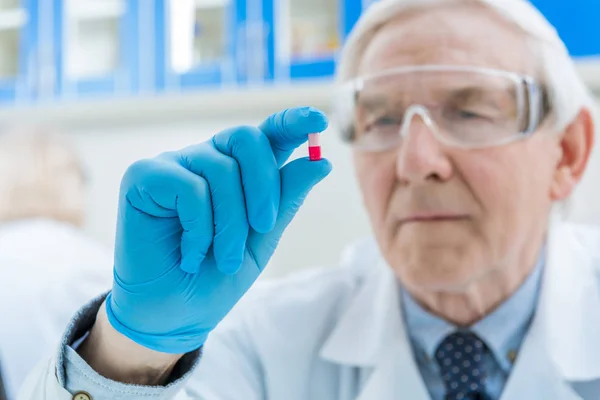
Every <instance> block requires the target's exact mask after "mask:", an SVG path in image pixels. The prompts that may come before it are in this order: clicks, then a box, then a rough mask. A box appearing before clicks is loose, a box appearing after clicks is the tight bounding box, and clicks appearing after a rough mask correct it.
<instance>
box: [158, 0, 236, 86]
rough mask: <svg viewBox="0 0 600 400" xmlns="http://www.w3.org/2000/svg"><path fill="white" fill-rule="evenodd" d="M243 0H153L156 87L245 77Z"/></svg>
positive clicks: (227, 81)
mask: <svg viewBox="0 0 600 400" xmlns="http://www.w3.org/2000/svg"><path fill="white" fill-rule="evenodd" d="M246 11H247V8H246V0H156V3H155V13H154V14H155V18H156V25H155V26H156V28H155V31H156V35H157V37H156V45H155V46H156V48H155V50H156V51H155V55H156V66H155V69H156V88H157V89H158V90H159V91H181V90H188V89H189V90H194V89H197V88H205V87H220V86H228V85H237V84H240V83H242V82H244V81H245V67H244V64H245V59H246V52H245V47H244V43H245V41H244V37H243V32H244V29H245V23H246Z"/></svg>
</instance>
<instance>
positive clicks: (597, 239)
mask: <svg viewBox="0 0 600 400" xmlns="http://www.w3.org/2000/svg"><path fill="white" fill-rule="evenodd" d="M547 249H548V251H549V253H548V255H547V264H546V269H545V273H544V278H543V284H542V285H543V286H542V289H541V293H540V301H539V305H538V309H537V315H536V317H535V319H534V321H533V323H532V326H531V329H530V331H529V333H528V335H527V337H526V339H525V341H524V343H523V346H522V349H521V351H520V354H519V356H518V359H517V362H516V364H515V365H514V369H513V372H512V374H511V376H510V378H509V380H508V382H507V385H506V386H505V389H504V393H503V395H502V397H501V400H523V399H532V400H533V399H540V400H559V399H560V400H576V399H585V400H598V399H600V380H599V378H600V289H599V288H600V230H597V229H595V228H583V227H576V226H573V225H569V224H562V223H553V228H552V229H551V234H550V237H549V243H548V246H547ZM342 264H343V265H342V267H341V268H336V269H328V270H323V271H312V272H308V273H303V274H302V275H298V276H294V277H291V278H288V279H286V280H285V281H283V282H280V283H278V284H267V285H265V286H264V287H260V288H259V287H257V288H256V290H252V293H250V294H249V295H248V296H247V297H246V298H245V299H244V300H243V301H242V302H241V303H240V304H239V305H238V307H236V309H235V310H234V312H233V313H231V314H230V315H229V316H228V318H227V319H226V320H225V321H224V322H223V323H222V324H221V325H220V326H219V328H217V331H215V332H214V333H213V334H212V335H211V337H210V338H209V340H208V342H207V343H206V346H205V347H204V353H203V357H202V359H201V362H200V367H199V369H198V370H197V371H196V372H195V374H194V376H193V377H192V381H191V382H190V383H189V393H190V394H191V395H192V397H193V398H198V399H202V400H240V399H243V400H259V399H260V400H262V399H269V400H308V399H310V400H351V399H352V400H403V399H405V400H427V399H429V394H428V392H427V389H426V387H425V385H424V382H423V380H422V378H421V376H420V373H419V370H418V368H417V366H416V364H415V362H414V361H413V357H412V350H411V347H410V344H409V340H408V338H407V334H406V331H405V327H404V325H403V319H402V316H401V312H400V309H401V308H400V307H399V304H400V299H399V296H398V293H397V284H396V280H395V278H394V275H393V274H392V272H391V270H390V268H388V267H387V266H385V265H384V263H383V262H381V259H380V256H379V254H378V252H377V250H376V246H375V244H374V243H373V242H366V243H363V244H361V245H359V246H357V247H354V248H353V249H352V250H351V251H350V252H349V253H348V254H347V255H346V257H345V259H344V260H343V262H342ZM574 382H577V383H576V384H574ZM576 390H578V391H579V392H577V391H576ZM578 393H580V394H578Z"/></svg>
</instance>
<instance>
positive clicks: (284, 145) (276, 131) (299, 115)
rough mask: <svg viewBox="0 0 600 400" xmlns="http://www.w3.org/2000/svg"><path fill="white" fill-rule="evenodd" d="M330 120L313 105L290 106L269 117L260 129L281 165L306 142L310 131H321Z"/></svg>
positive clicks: (278, 163)
mask: <svg viewBox="0 0 600 400" xmlns="http://www.w3.org/2000/svg"><path fill="white" fill-rule="evenodd" d="M328 124H329V122H328V121H327V116H325V114H324V113H323V112H322V111H319V110H317V109H316V108H313V107H298V108H288V109H287V110H285V111H282V112H279V113H276V114H273V115H271V116H270V117H269V118H267V119H266V120H265V121H264V122H263V123H262V124H260V126H259V129H260V130H261V131H262V132H264V134H265V135H266V136H267V138H268V139H269V142H270V143H271V148H272V149H273V155H274V156H275V160H277V165H278V166H279V167H281V166H282V165H283V163H285V161H286V160H287V159H288V158H289V157H290V155H291V154H292V152H293V151H294V150H295V149H296V148H297V147H298V146H300V145H301V144H302V143H304V142H306V140H307V139H308V134H309V133H319V132H322V131H324V130H325V129H326V128H327V125H328Z"/></svg>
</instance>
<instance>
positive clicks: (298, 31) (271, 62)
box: [254, 0, 363, 81]
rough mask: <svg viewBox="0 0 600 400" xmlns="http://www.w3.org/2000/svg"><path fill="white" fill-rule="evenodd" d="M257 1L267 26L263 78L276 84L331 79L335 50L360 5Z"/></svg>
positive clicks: (349, 0) (355, 1)
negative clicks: (265, 77)
mask: <svg viewBox="0 0 600 400" xmlns="http://www.w3.org/2000/svg"><path fill="white" fill-rule="evenodd" d="M254 1H258V0H254ZM260 1H261V7H259V9H262V14H263V18H264V21H266V23H267V27H266V29H265V30H266V40H267V46H268V48H269V55H268V60H267V64H268V76H267V77H268V78H273V79H275V80H276V81H286V80H295V79H303V78H323V77H325V78H326V77H331V76H332V75H333V74H334V71H335V60H336V57H337V53H338V50H339V49H340V47H341V45H342V43H343V41H344V39H345V38H346V37H347V35H348V34H349V32H350V31H351V30H352V27H353V26H354V24H355V23H356V21H357V20H358V18H359V17H360V14H361V12H362V8H363V4H362V1H361V0H260Z"/></svg>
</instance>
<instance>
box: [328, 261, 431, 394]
mask: <svg viewBox="0 0 600 400" xmlns="http://www.w3.org/2000/svg"><path fill="white" fill-rule="evenodd" d="M370 262H371V263H372V264H370V265H371V268H372V271H370V272H368V273H367V274H366V277H365V281H364V282H363V284H362V287H361V289H359V291H358V293H357V294H356V296H354V299H353V300H352V301H351V303H350V304H349V306H348V307H347V309H346V310H345V311H344V313H343V315H342V317H341V319H340V321H339V322H338V323H337V325H336V327H335V329H334V331H333V332H332V334H331V335H330V336H329V338H328V339H327V341H326V342H325V344H324V346H323V347H322V349H321V357H322V358H324V359H326V360H328V361H330V362H335V363H338V364H341V365H345V366H351V367H356V368H361V370H362V373H363V374H367V375H368V377H367V379H366V380H365V382H364V384H363V385H362V387H359V389H358V393H357V394H356V397H353V399H354V398H356V399H357V400H372V399H377V400H388V399H389V400H398V399H407V400H408V399H410V400H429V394H428V392H427V389H426V387H425V385H424V383H423V380H422V378H421V374H420V372H419V370H418V367H417V365H416V363H415V362H414V359H413V355H412V348H411V345H410V341H409V339H408V336H407V334H406V330H405V327H404V323H403V318H402V315H401V307H400V299H399V296H398V286H397V281H396V278H395V276H394V274H393V272H392V270H391V269H390V268H389V267H388V266H387V265H386V264H385V263H384V262H383V261H382V260H381V259H380V258H377V259H376V260H371V261H370ZM359 386H360V385H359Z"/></svg>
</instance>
